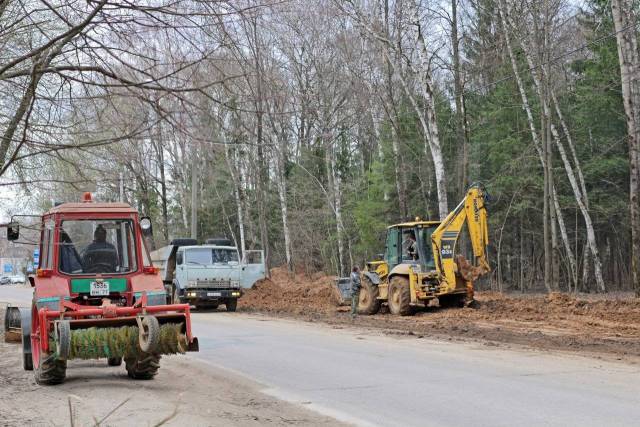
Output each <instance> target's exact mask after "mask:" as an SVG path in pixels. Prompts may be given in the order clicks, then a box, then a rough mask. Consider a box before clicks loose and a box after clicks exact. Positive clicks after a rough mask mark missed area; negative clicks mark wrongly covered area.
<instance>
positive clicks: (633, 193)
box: [611, 0, 640, 297]
mask: <svg viewBox="0 0 640 427" xmlns="http://www.w3.org/2000/svg"><path fill="white" fill-rule="evenodd" d="M611 13H612V15H613V24H614V27H615V30H616V39H617V44H618V61H619V62H620V78H621V82H622V100H623V104H624V112H625V118H626V122H627V139H628V144H629V214H630V222H631V282H632V285H633V287H634V288H635V290H636V295H637V296H639V297H640V200H639V199H638V191H639V190H640V188H639V187H638V178H639V176H638V174H639V173H640V157H639V156H640V82H639V80H640V60H639V58H638V39H637V33H636V25H637V21H636V16H635V9H634V5H633V1H632V0H611Z"/></svg>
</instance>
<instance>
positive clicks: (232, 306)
mask: <svg viewBox="0 0 640 427" xmlns="http://www.w3.org/2000/svg"><path fill="white" fill-rule="evenodd" d="M224 305H225V306H226V307H227V311H231V312H234V311H236V309H237V308H238V299H237V298H231V299H228V300H227V302H225V304H224Z"/></svg>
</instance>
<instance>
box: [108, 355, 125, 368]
mask: <svg viewBox="0 0 640 427" xmlns="http://www.w3.org/2000/svg"><path fill="white" fill-rule="evenodd" d="M107 365H109V366H120V365H122V357H110V358H108V359H107Z"/></svg>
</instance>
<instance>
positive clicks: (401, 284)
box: [388, 276, 413, 316]
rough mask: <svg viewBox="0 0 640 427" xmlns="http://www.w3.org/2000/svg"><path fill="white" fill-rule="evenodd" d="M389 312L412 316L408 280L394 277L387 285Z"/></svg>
mask: <svg viewBox="0 0 640 427" xmlns="http://www.w3.org/2000/svg"><path fill="white" fill-rule="evenodd" d="M388 301H389V311H390V312H391V314H396V315H400V316H409V315H411V314H413V308H412V307H411V289H410V288H409V279H407V278H406V277H402V276H394V277H393V278H392V279H391V282H390V283H389V299H388Z"/></svg>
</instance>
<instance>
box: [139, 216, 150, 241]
mask: <svg viewBox="0 0 640 427" xmlns="http://www.w3.org/2000/svg"><path fill="white" fill-rule="evenodd" d="M140 228H141V229H142V234H143V235H145V236H151V235H153V227H152V225H151V218H149V217H148V216H143V217H142V218H140Z"/></svg>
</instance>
